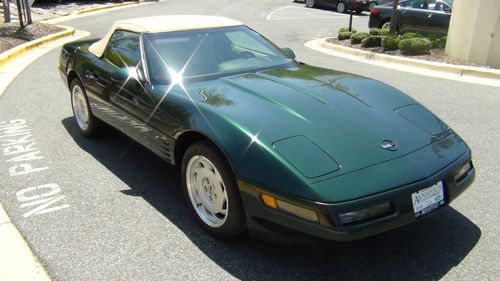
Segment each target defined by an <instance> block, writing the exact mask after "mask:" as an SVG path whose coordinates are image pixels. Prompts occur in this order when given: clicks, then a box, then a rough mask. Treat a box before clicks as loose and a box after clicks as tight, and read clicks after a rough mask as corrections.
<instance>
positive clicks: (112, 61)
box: [85, 30, 153, 147]
mask: <svg viewBox="0 0 500 281" xmlns="http://www.w3.org/2000/svg"><path fill="white" fill-rule="evenodd" d="M140 41H141V40H140V35H139V34H137V33H133V32H129V31H124V30H117V31H115V32H114V33H113V35H112V36H111V38H110V40H109V43H108V45H107V47H106V49H105V51H104V53H103V55H102V57H101V58H99V59H98V60H97V61H96V63H95V67H94V68H93V69H92V70H90V71H87V72H86V73H85V78H86V79H87V84H88V85H89V86H88V88H89V89H90V92H91V93H90V94H89V101H90V103H91V108H92V112H93V113H94V114H95V115H96V116H97V117H98V118H100V119H102V120H104V121H105V122H107V123H109V124H111V125H112V126H114V127H115V128H117V129H119V130H120V131H122V132H124V133H125V134H127V135H129V136H130V137H131V138H133V139H135V140H136V141H138V142H139V143H141V144H143V145H144V146H146V147H150V130H149V127H148V126H147V124H146V122H147V120H148V117H149V115H150V114H151V112H152V110H153V105H152V101H151V98H150V95H149V92H148V90H147V87H148V86H147V84H146V83H145V82H144V81H142V80H141V78H140V77H143V76H144V75H143V74H142V73H143V70H142V56H141V42H140Z"/></svg>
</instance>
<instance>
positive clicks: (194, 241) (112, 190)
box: [0, 0, 500, 280]
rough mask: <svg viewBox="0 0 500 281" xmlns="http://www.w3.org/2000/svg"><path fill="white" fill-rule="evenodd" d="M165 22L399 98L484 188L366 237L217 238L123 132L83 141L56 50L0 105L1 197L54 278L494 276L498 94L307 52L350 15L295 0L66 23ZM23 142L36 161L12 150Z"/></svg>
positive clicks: (159, 164) (150, 10)
mask: <svg viewBox="0 0 500 281" xmlns="http://www.w3.org/2000/svg"><path fill="white" fill-rule="evenodd" d="M162 14H208V15H220V16H227V17H231V18H235V19H237V20H240V21H242V22H244V23H246V24H247V25H249V26H250V27H252V28H254V29H255V30H257V31H259V32H260V33H262V34H264V35H265V36H266V37H268V38H269V39H271V40H272V41H274V42H275V43H277V44H278V45H280V46H282V47H290V48H292V49H293V50H294V51H295V53H296V55H297V59H298V60H299V61H303V62H305V63H309V64H313V65H317V66H322V67H327V68H333V69H338V70H342V71H347V72H352V73H356V74H359V75H363V76H367V77H370V78H373V79H378V80H381V81H383V82H385V83H388V84H390V85H392V86H394V87H396V88H399V89H401V90H403V91H404V92H406V93H407V94H408V95H410V96H412V97H413V98H415V99H417V100H419V101H420V102H421V103H423V104H424V105H426V106H427V107H428V108H429V109H431V110H432V111H433V112H434V113H436V114H437V115H438V116H440V117H441V118H442V119H443V120H444V121H445V122H447V123H448V124H449V125H450V126H451V127H452V128H453V129H455V131H457V132H458V133H459V134H460V135H461V136H462V137H463V138H464V139H465V140H466V142H467V143H468V144H469V145H470V146H471V148H472V151H473V160H474V163H475V166H476V171H477V178H476V181H475V183H474V184H473V186H472V187H471V188H470V189H469V190H468V191H467V192H465V193H464V194H463V195H462V196H461V197H460V198H459V199H457V200H456V201H455V202H454V203H452V204H451V206H450V207H447V208H445V209H443V210H441V211H440V212H438V213H436V214H434V215H432V216H430V217H429V218H427V219H425V220H421V221H419V222H417V223H415V224H412V225H409V226H406V227H403V228H400V229H397V230H394V231H390V232H387V233H384V234H380V235H377V236H374V237H371V238H368V239H364V240H361V241H355V242H349V243H333V242H322V243H320V244H316V245H311V246H300V247H299V246H295V247H294V246H278V245H274V244H269V243H266V242H261V241H258V240H255V239H251V238H248V237H242V238H239V239H236V240H231V241H224V240H217V239H214V238H212V237H210V236H208V235H207V234H206V233H205V232H204V231H203V230H202V229H201V228H200V227H199V226H198V225H197V224H196V221H195V220H194V218H193V217H192V215H191V214H190V212H189V210H188V208H187V205H186V203H185V202H184V197H183V194H182V190H181V187H180V183H179V178H178V176H177V174H176V170H175V169H174V168H173V167H171V166H169V165H168V164H167V163H165V162H163V161H161V160H160V159H159V158H157V157H156V156H154V155H153V154H152V153H150V152H148V151H147V150H146V149H145V148H142V147H141V146H139V145H137V144H133V143H131V141H130V140H129V139H127V138H126V137H124V136H122V135H120V134H118V133H114V132H109V133H108V134H106V135H105V136H104V137H102V138H100V139H97V140H89V139H85V138H83V137H81V136H80V135H79V134H78V132H77V128H76V125H75V122H74V120H73V118H72V112H71V107H70V99H69V92H68V89H67V86H66V85H65V84H64V83H63V82H62V81H61V79H60V77H59V73H58V70H57V68H56V64H57V61H58V55H59V49H55V50H53V51H50V52H49V53H47V54H46V55H44V56H42V57H41V58H39V59H38V60H37V61H35V62H34V63H32V64H31V65H30V66H29V67H28V68H26V69H25V70H24V71H23V72H22V73H21V74H20V75H19V76H18V77H17V78H16V79H15V80H14V81H13V82H12V83H11V84H10V86H9V87H8V88H7V90H6V91H5V92H4V94H3V95H2V96H1V97H0V147H1V148H2V150H0V201H1V203H2V205H3V206H4V207H5V209H6V211H7V213H8V214H9V216H10V218H11V220H12V221H13V222H14V224H15V225H16V226H17V227H18V229H19V230H20V232H21V234H22V235H23V236H24V237H25V239H26V241H27V242H28V244H29V245H30V246H31V248H32V250H33V251H34V253H35V255H36V256H37V257H38V259H39V260H40V262H41V263H42V264H43V265H44V266H45V268H46V269H47V271H48V273H49V275H50V276H51V277H52V278H53V279H54V280H171V279H183V280H184V279H188V280H226V279H243V280H313V279H314V280H437V279H443V280H495V279H496V278H498V276H499V275H500V272H499V268H500V251H499V249H500V246H499V245H500V243H499V241H498V237H499V235H500V230H499V224H498V222H499V221H500V207H499V206H500V205H499V203H498V202H500V195H499V192H498V182H500V175H499V173H498V168H500V165H499V160H500V147H499V139H500V126H499V125H498V122H499V121H500V88H498V87H488V86H482V85H476V84H471V83H461V82H457V81H451V80H446V79H442V78H440V77H428V76H422V75H418V74H413V73H407V72H400V71H397V70H391V69H387V68H380V67H377V66H373V65H369V64H365V63H361V62H354V61H350V60H346V59H343V58H338V57H332V56H328V55H325V54H322V53H319V52H316V51H313V50H311V49H309V48H306V47H305V46H304V45H303V44H304V43H305V42H307V41H309V40H312V39H317V38H321V37H325V36H328V35H332V34H335V33H336V31H337V30H338V29H339V28H340V27H343V26H346V25H347V23H348V16H347V15H341V14H338V13H336V12H333V11H323V10H317V9H306V8H305V7H304V6H303V4H298V3H293V2H291V1H286V0H259V1H250V0H240V1H229V0H219V1H207V0H191V1H174V0H170V1H165V2H159V3H153V4H148V5H144V6H138V7H134V8H127V9H122V10H117V11H111V12H107V13H102V14H98V15H92V16H88V17H82V18H78V19H75V20H72V21H68V22H64V23H61V24H64V25H69V26H74V27H75V28H77V29H81V30H86V31H89V32H91V34H92V35H91V36H102V35H103V34H104V33H105V32H106V31H107V30H108V28H109V27H110V25H111V24H112V23H113V22H114V21H116V20H119V19H124V18H132V17H140V16H152V15H162ZM367 22H368V15H367V13H364V14H363V15H360V16H356V17H355V18H354V26H355V27H356V28H358V30H363V29H367ZM17 143H22V144H23V145H24V146H23V147H24V149H29V151H25V153H24V152H23V153H22V154H20V153H16V150H18V149H20V148H19V147H15V145H16V144H17ZM20 155H23V156H22V157H19V156H20ZM41 206H42V207H41Z"/></svg>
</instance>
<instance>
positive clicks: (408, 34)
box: [399, 32, 422, 40]
mask: <svg viewBox="0 0 500 281" xmlns="http://www.w3.org/2000/svg"><path fill="white" fill-rule="evenodd" d="M399 37H400V39H401V40H405V39H412V38H421V37H422V35H421V34H420V33H416V32H406V33H403V34H401V35H400V36H399Z"/></svg>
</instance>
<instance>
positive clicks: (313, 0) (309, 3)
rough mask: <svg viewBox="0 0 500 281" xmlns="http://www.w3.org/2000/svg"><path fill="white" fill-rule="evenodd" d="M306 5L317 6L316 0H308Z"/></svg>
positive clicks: (309, 6)
mask: <svg viewBox="0 0 500 281" xmlns="http://www.w3.org/2000/svg"><path fill="white" fill-rule="evenodd" d="M306 7H308V8H314V7H316V1H315V0H306Z"/></svg>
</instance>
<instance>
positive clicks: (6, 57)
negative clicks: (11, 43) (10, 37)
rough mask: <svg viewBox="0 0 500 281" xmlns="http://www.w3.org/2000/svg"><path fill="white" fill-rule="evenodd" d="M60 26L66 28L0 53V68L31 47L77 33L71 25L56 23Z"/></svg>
mask: <svg viewBox="0 0 500 281" xmlns="http://www.w3.org/2000/svg"><path fill="white" fill-rule="evenodd" d="M56 26H58V27H61V28H64V30H63V31H59V32H57V33H53V34H50V35H47V36H44V37H41V38H38V39H35V40H32V41H29V42H26V43H23V44H21V45H19V46H16V47H14V48H12V49H10V50H8V51H5V52H3V53H1V54H0V69H1V68H2V67H4V66H5V65H6V64H7V63H9V62H10V61H12V60H13V59H15V58H17V57H19V56H21V55H23V54H25V53H26V52H28V51H29V50H31V49H34V48H36V47H39V46H41V45H45V44H47V43H50V42H52V41H55V40H58V39H61V38H63V37H68V36H71V35H73V34H74V33H75V29H74V28H73V27H69V26H62V25H56Z"/></svg>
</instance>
